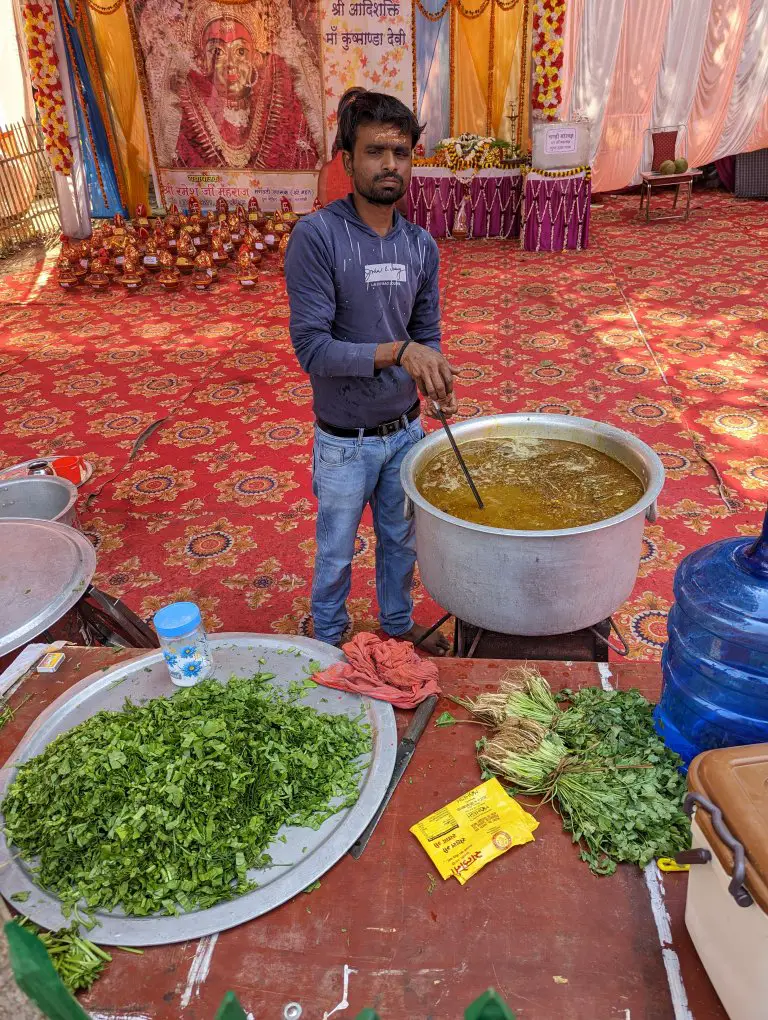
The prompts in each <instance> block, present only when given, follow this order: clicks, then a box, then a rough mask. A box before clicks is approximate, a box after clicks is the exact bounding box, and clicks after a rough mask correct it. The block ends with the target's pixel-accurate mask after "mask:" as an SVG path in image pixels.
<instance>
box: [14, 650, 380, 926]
mask: <svg viewBox="0 0 768 1020" xmlns="http://www.w3.org/2000/svg"><path fill="white" fill-rule="evenodd" d="M210 643H211V649H212V652H213V660H214V665H215V676H216V678H217V679H218V680H220V681H226V680H228V679H229V677H230V676H235V675H236V676H248V675H251V674H253V673H256V672H262V671H263V672H270V673H275V674H276V679H275V680H273V681H272V682H273V683H274V684H275V685H276V686H280V687H286V686H287V685H288V684H289V683H290V682H291V681H294V680H301V679H306V676H307V673H306V669H307V667H308V665H309V663H310V662H311V661H312V660H315V661H318V662H320V664H321V666H322V667H323V668H325V667H326V666H329V665H331V664H332V663H333V662H337V661H338V660H339V659H341V658H342V655H341V653H340V652H338V651H337V650H336V649H335V648H332V647H331V646H329V645H325V644H322V643H321V642H319V641H312V640H310V639H309V638H299V637H296V638H292V637H288V638H280V637H275V636H270V635H264V634H219V635H216V636H215V637H212V638H210ZM259 659H264V660H265V662H264V663H259ZM116 681H122V682H120V683H116ZM175 690H176V688H175V687H174V686H173V685H172V683H171V681H170V679H169V676H168V670H167V669H166V667H165V664H164V662H163V659H162V653H161V652H150V653H148V654H147V655H143V656H141V657H140V658H137V659H133V660H131V662H128V663H125V664H123V665H118V666H115V667H113V668H112V669H108V670H106V671H103V672H100V673H97V674H93V675H92V676H89V677H85V678H84V679H83V680H81V681H80V682H79V683H77V684H75V686H74V687H71V688H70V689H69V690H68V691H66V692H65V693H64V694H62V696H61V697H60V698H58V699H57V700H56V701H55V702H54V703H53V704H52V705H50V706H49V708H47V709H46V710H45V711H44V712H43V713H42V714H41V715H40V716H39V717H38V719H37V720H36V721H35V722H34V723H33V724H32V726H31V727H30V728H29V730H28V731H27V733H26V734H25V736H24V739H23V740H22V741H21V743H20V744H19V746H18V748H17V749H16V751H15V752H14V754H13V755H12V757H11V758H10V759H9V763H8V766H6V767H5V768H4V769H2V770H0V800H2V798H3V797H4V796H5V793H6V791H7V789H8V787H9V786H10V784H11V782H12V781H13V778H14V776H15V774H16V769H15V768H13V767H9V766H13V765H18V764H19V763H21V762H24V761H27V760H28V759H29V758H32V757H34V756H35V755H38V754H40V753H41V752H42V751H43V750H44V749H45V747H46V746H47V745H48V744H49V743H50V742H51V741H52V740H53V739H54V738H55V737H57V736H58V735H59V734H61V733H65V732H66V731H67V730H70V729H72V728H73V727H74V726H76V725H77V724H78V723H80V722H82V721H83V720H84V719H87V718H89V717H90V716H92V715H95V714H96V713H97V712H100V711H102V710H103V709H110V710H119V709H120V708H121V707H122V705H123V702H124V700H125V698H126V697H128V698H130V699H131V700H132V701H135V702H140V701H142V700H146V699H149V698H156V697H159V696H160V695H170V694H173V692H174V691H175ZM321 698H322V699H327V701H325V702H321ZM303 701H304V703H305V704H308V705H312V706H313V707H314V708H317V709H318V710H319V711H322V712H329V713H334V714H342V713H344V714H347V715H349V716H356V715H358V713H359V712H360V708H361V705H362V707H363V710H364V712H365V715H366V716H367V721H368V723H369V724H370V726H371V733H372V737H373V753H372V755H371V761H370V764H369V765H368V767H367V768H366V770H365V772H364V773H363V775H362V777H361V781H360V799H359V800H358V801H357V803H356V804H354V805H353V806H352V807H351V808H347V809H345V810H344V811H340V812H339V813H338V814H336V815H333V816H332V817H331V818H329V819H328V820H327V821H326V822H324V824H323V825H322V826H321V827H320V829H318V830H317V831H315V830H313V829H309V828H299V827H290V828H284V829H283V830H281V833H280V834H281V835H285V837H286V842H285V843H282V842H274V843H273V844H272V845H271V846H270V847H269V851H268V852H269V854H270V856H271V857H272V860H273V862H274V863H275V864H283V865H286V864H289V865H291V866H290V867H277V868H275V867H273V868H267V869H262V870H259V871H256V870H253V871H250V872H249V877H250V878H253V879H255V881H257V882H258V883H259V888H258V889H254V890H253V891H252V892H249V893H246V894H245V895H243V896H238V897H237V898H236V899H233V900H229V901H228V902H226V903H219V904H217V905H216V906H215V907H209V908H208V909H207V910H196V911H193V912H189V913H182V914H180V915H178V916H176V917H168V916H160V915H154V916H152V917H126V916H125V915H121V914H119V913H117V912H114V911H113V912H96V914H95V918H96V920H97V921H98V922H99V924H98V927H96V928H94V929H93V931H92V932H91V933H90V935H89V937H90V938H91V939H92V940H93V941H94V942H98V943H104V944H106V945H124V946H145V945H158V944H161V943H170V942H182V941H185V940H187V939H193V938H200V937H201V936H203V935H209V934H211V933H212V932H218V931H223V930H224V929H225V928H232V927H234V926H235V925H237V924H241V923H242V922H243V921H250V920H252V919H253V918H255V917H259V916H260V915H262V914H265V913H267V911H269V910H272V909H273V908H274V907H277V906H279V905H280V904H281V903H285V901H286V900H289V899H290V898H291V897H292V896H295V895H296V894H297V893H299V892H301V891H302V890H303V889H306V887H307V886H308V885H311V884H312V882H314V881H316V880H317V879H318V878H320V876H321V875H323V874H324V873H325V872H326V871H328V869H329V868H331V867H332V865H334V864H335V863H336V862H337V861H338V860H339V859H340V858H341V857H343V855H344V854H345V853H346V852H347V850H348V849H349V848H350V847H351V846H352V844H353V843H354V842H355V840H356V839H357V837H358V836H359V835H360V834H361V832H362V831H363V829H365V827H366V825H367V824H368V822H369V821H370V819H371V818H372V816H373V814H374V812H375V810H376V808H377V807H378V805H379V803H380V802H381V799H382V797H383V796H384V792H385V790H386V788H387V785H388V783H389V780H390V778H391V776H392V770H393V767H394V763H395V749H396V744H397V730H396V726H395V714H394V712H393V710H392V706H391V705H389V704H386V703H385V702H382V701H374V700H370V699H368V700H364V699H361V698H360V697H358V696H357V695H352V694H345V693H343V692H341V691H335V690H331V689H330V688H328V687H315V688H311V689H310V690H308V691H307V693H306V695H305V697H304V699H303ZM304 848H306V849H304ZM302 851H303V852H302ZM350 867H354V865H350ZM25 891H28V892H29V893H30V896H29V898H28V899H27V900H26V902H24V903H23V905H21V904H19V908H20V909H21V910H23V911H24V913H25V914H27V915H28V916H29V917H31V918H32V920H33V921H35V922H36V923H37V924H40V925H42V926H43V927H45V928H52V929H53V928H59V927H61V926H63V925H68V924H69V923H70V921H69V920H68V919H66V918H65V917H64V915H63V914H62V912H61V905H60V902H59V900H58V898H57V897H55V896H53V895H51V894H50V893H48V892H45V891H44V890H43V889H41V888H39V886H37V885H35V883H34V881H33V878H32V876H31V875H30V870H29V867H28V866H27V864H25V862H24V861H22V860H21V859H20V858H19V857H18V856H16V855H15V854H14V853H13V852H12V850H11V848H9V847H8V845H7V843H6V841H5V835H4V834H3V833H2V832H0V892H2V894H3V895H4V896H5V897H6V899H10V897H11V896H12V894H14V893H17V892H25ZM84 933H85V932H84Z"/></svg>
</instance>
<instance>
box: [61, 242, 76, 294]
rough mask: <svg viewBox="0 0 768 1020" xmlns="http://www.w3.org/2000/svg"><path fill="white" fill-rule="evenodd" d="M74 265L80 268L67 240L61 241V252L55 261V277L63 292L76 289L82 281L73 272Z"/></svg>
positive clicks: (73, 250) (74, 251)
mask: <svg viewBox="0 0 768 1020" xmlns="http://www.w3.org/2000/svg"><path fill="white" fill-rule="evenodd" d="M75 264H77V265H78V266H80V259H79V257H78V253H77V251H76V250H75V249H73V248H72V246H71V245H70V244H69V242H68V241H67V239H66V238H64V239H63V241H62V248H61V252H60V253H59V257H58V259H57V260H56V276H57V278H58V281H59V286H60V287H61V288H62V289H63V290H70V289H71V288H72V287H76V286H77V285H78V283H80V280H81V279H82V277H81V276H80V275H78V273H77V272H75ZM80 268H82V267H80Z"/></svg>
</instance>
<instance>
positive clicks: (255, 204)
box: [248, 196, 267, 230]
mask: <svg viewBox="0 0 768 1020" xmlns="http://www.w3.org/2000/svg"><path fill="white" fill-rule="evenodd" d="M248 222H249V223H250V225H251V226H252V227H255V228H256V230H261V228H262V227H263V226H264V224H265V223H266V222H267V217H266V216H265V215H264V213H263V212H262V211H261V206H260V205H259V200H258V198H256V197H255V196H254V197H253V198H249V199H248Z"/></svg>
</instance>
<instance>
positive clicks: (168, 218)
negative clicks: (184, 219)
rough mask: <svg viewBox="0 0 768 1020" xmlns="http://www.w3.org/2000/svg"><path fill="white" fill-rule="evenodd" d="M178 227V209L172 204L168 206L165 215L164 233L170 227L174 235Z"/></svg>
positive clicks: (179, 215)
mask: <svg viewBox="0 0 768 1020" xmlns="http://www.w3.org/2000/svg"><path fill="white" fill-rule="evenodd" d="M180 226H181V213H180V212H179V207H178V206H177V205H176V203H175V202H172V203H171V205H169V206H168V212H167V213H166V214H165V228H166V231H167V230H168V227H172V228H173V232H174V233H176V231H177V230H178V229H179V227H180Z"/></svg>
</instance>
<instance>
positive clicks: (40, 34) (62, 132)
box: [22, 0, 72, 174]
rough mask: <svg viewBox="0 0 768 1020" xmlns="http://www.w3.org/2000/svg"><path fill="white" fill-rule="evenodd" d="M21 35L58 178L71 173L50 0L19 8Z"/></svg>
mask: <svg viewBox="0 0 768 1020" xmlns="http://www.w3.org/2000/svg"><path fill="white" fill-rule="evenodd" d="M22 17H23V20H24V35H25V36H26V39H27V56H28V59H29V71H30V77H31V79H32V87H33V89H34V95H35V106H36V107H37V109H38V110H39V111H40V124H41V126H42V129H43V134H44V136H45V148H46V152H47V153H48V157H49V159H50V161H51V166H52V167H53V169H54V170H57V171H58V172H59V173H61V174H69V173H70V172H71V170H72V147H71V146H70V144H69V137H68V136H69V127H68V125H67V119H66V116H65V114H64V95H63V93H62V91H61V79H60V77H59V58H58V56H57V55H56V50H55V49H54V45H53V34H54V21H53V5H52V3H51V0H35V2H34V3H24V5H23V7H22Z"/></svg>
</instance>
